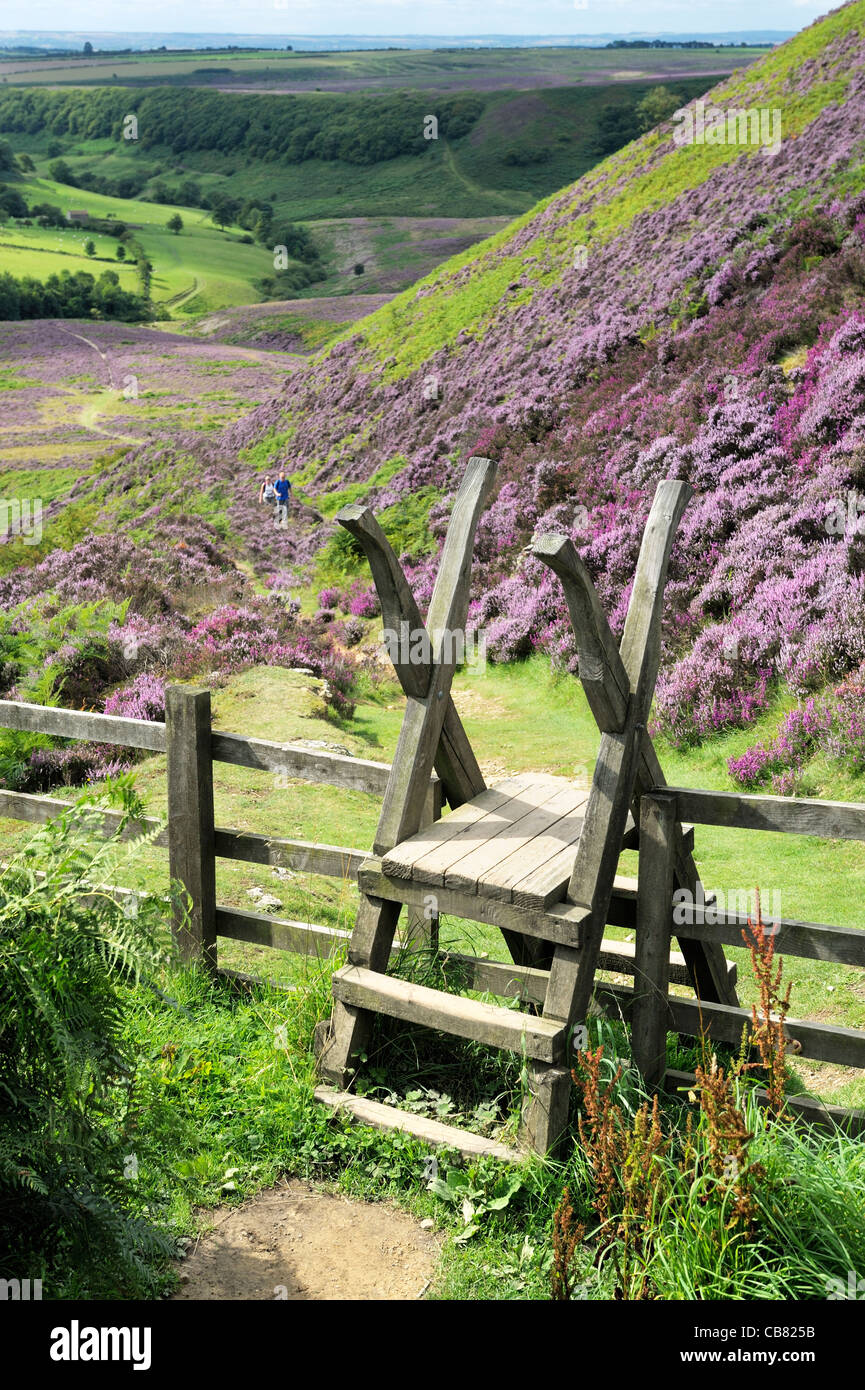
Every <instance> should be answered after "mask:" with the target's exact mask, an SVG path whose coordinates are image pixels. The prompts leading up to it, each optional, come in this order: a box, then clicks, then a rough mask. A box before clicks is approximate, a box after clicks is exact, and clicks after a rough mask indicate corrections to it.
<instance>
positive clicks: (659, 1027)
mask: <svg viewBox="0 0 865 1390" xmlns="http://www.w3.org/2000/svg"><path fill="white" fill-rule="evenodd" d="M677 824H678V813H677V809H676V798H675V797H674V796H643V798H642V800H641V802H640V863H639V869H638V879H637V927H636V944H635V948H634V1012H633V1017H632V1022H631V1048H632V1051H633V1057H634V1061H635V1063H636V1065H637V1068H638V1069H639V1071H640V1074H641V1076H642V1077H643V1080H644V1081H645V1083H646V1085H647V1086H649V1087H652V1088H654V1087H657V1086H660V1085H661V1083H662V1081H663V1080H664V1074H665V1072H666V1069H667V1029H668V1028H669V1027H671V1026H672V1019H671V1018H669V1016H668V1015H669V1006H668V1003H667V991H668V989H669V984H670V944H671V940H672V926H673V916H672V905H673V884H674V879H675V856H676V826H677Z"/></svg>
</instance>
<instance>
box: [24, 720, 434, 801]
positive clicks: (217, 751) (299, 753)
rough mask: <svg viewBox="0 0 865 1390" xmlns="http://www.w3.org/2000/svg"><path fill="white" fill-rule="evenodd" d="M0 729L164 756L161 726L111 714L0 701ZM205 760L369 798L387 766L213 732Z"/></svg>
mask: <svg viewBox="0 0 865 1390" xmlns="http://www.w3.org/2000/svg"><path fill="white" fill-rule="evenodd" d="M0 728H4V729H15V730H18V731H19V732H29V733H37V734H52V735H54V736H55V737H57V738H74V739H85V740H87V742H88V743H109V744H115V745H116V746H118V747H121V748H138V749H142V750H144V751H145V752H149V753H165V752H166V751H167V737H166V726H165V724H164V723H160V722H159V721H157V720H153V721H150V720H146V719H125V718H122V717H121V716H119V715H115V714H93V713H91V712H90V711H89V710H78V709H59V708H56V707H55V706H53V705H28V704H24V703H19V702H18V701H17V700H0ZM210 756H211V758H212V759H213V761H214V762H217V763H231V764H232V765H233V766H235V767H248V768H252V769H254V770H256V771H260V772H270V773H275V774H279V773H281V774H282V775H283V776H286V777H291V778H295V779H297V780H298V781H306V782H324V783H327V784H328V785H330V786H334V787H342V788H344V789H345V790H348V791H359V792H369V793H370V794H371V795H372V796H383V795H384V790H385V787H386V786H387V779H388V777H389V776H390V763H377V762H371V761H370V760H369V759H367V758H352V757H349V756H347V755H346V754H343V753H328V752H327V751H326V750H324V749H318V748H303V747H301V746H299V745H297V744H290V743H270V742H268V741H266V740H265V739H259V738H245V737H244V736H243V735H242V734H228V733H222V732H220V731H219V730H216V729H214V730H212V731H211V735H210ZM431 782H432V784H433V785H435V784H436V783H437V782H438V778H437V777H434V778H432V779H431Z"/></svg>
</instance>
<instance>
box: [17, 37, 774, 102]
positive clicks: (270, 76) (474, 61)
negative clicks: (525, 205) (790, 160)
mask: <svg viewBox="0 0 865 1390" xmlns="http://www.w3.org/2000/svg"><path fill="white" fill-rule="evenodd" d="M764 52H765V49H759V48H749V47H739V48H731V49H706V50H700V49H660V50H651V49H626V50H621V49H602V48H601V49H599V48H544V47H540V48H500V49H489V50H477V49H475V50H470V49H464V50H452V49H443V50H439V51H435V50H432V51H431V50H402V51H399V50H398V51H378V52H368V51H357V52H343V53H294V52H286V51H278V50H265V51H260V52H257V51H255V50H249V51H246V50H245V51H244V52H242V53H139V54H127V55H124V56H116V55H115V56H112V55H110V54H108V55H106V56H105V57H92V58H85V57H84V56H83V55H82V56H81V57H60V58H51V57H40V58H32V59H25V58H20V57H7V58H5V59H4V60H3V61H0V81H3V82H7V83H9V84H12V85H18V86H37V85H48V86H52V87H54V86H83V85H95V86H102V85H103V84H105V85H107V84H112V85H113V84H114V83H115V82H116V83H117V84H119V85H121V86H133V85H137V84H139V83H147V84H177V85H189V86H226V87H231V86H235V87H244V86H251V87H258V88H269V89H271V90H280V91H300V92H304V91H315V90H322V91H361V90H369V91H375V90H378V91H384V90H392V89H398V88H402V87H412V88H415V89H418V88H420V89H427V90H430V91H453V90H459V89H465V88H472V89H479V88H480V89H483V88H486V89H488V90H489V89H492V88H501V87H511V86H512V87H517V88H532V87H548V86H559V85H567V84H570V83H577V82H627V81H630V80H634V79H639V78H641V77H643V75H644V74H648V75H649V76H650V77H652V78H653V79H655V78H658V79H661V78H666V77H676V78H678V77H685V76H700V75H703V74H705V75H706V76H709V75H714V74H717V73H723V72H729V71H731V69H732V68H734V67H741V66H743V65H745V64H747V63H751V62H753V61H754V60H755V59H756V58H759V57H760V56H761V55H762V54H763V53H764ZM706 85H709V84H708V83H707V84H706Z"/></svg>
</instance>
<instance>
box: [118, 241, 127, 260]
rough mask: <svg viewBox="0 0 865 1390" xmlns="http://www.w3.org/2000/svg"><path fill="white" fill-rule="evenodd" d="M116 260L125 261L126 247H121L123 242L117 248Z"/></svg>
mask: <svg viewBox="0 0 865 1390" xmlns="http://www.w3.org/2000/svg"><path fill="white" fill-rule="evenodd" d="M117 259H118V261H125V260H126V247H125V246H124V245H123V242H121V243H120V245H119V246H118V248H117Z"/></svg>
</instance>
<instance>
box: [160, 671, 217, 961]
mask: <svg viewBox="0 0 865 1390" xmlns="http://www.w3.org/2000/svg"><path fill="white" fill-rule="evenodd" d="M165 734H166V751H167V754H168V861H169V872H170V874H171V877H172V879H177V880H178V881H179V882H180V883H182V884H183V886H184V888H185V889H186V892H187V893H188V894H189V910H188V913H187V912H185V911H184V909H183V907H182V906H178V907H176V908H175V910H174V924H173V933H174V939H175V941H176V943H177V945H178V947H179V950H180V954H181V957H182V958H183V960H184V961H186V962H188V963H189V964H200V965H203V966H204V968H205V969H206V970H208V971H211V972H213V971H215V970H216V856H215V852H214V839H215V837H214V824H213V763H212V761H211V751H210V691H209V690H195V689H191V688H189V687H187V686H181V685H170V686H168V688H167V689H166V692H165Z"/></svg>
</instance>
